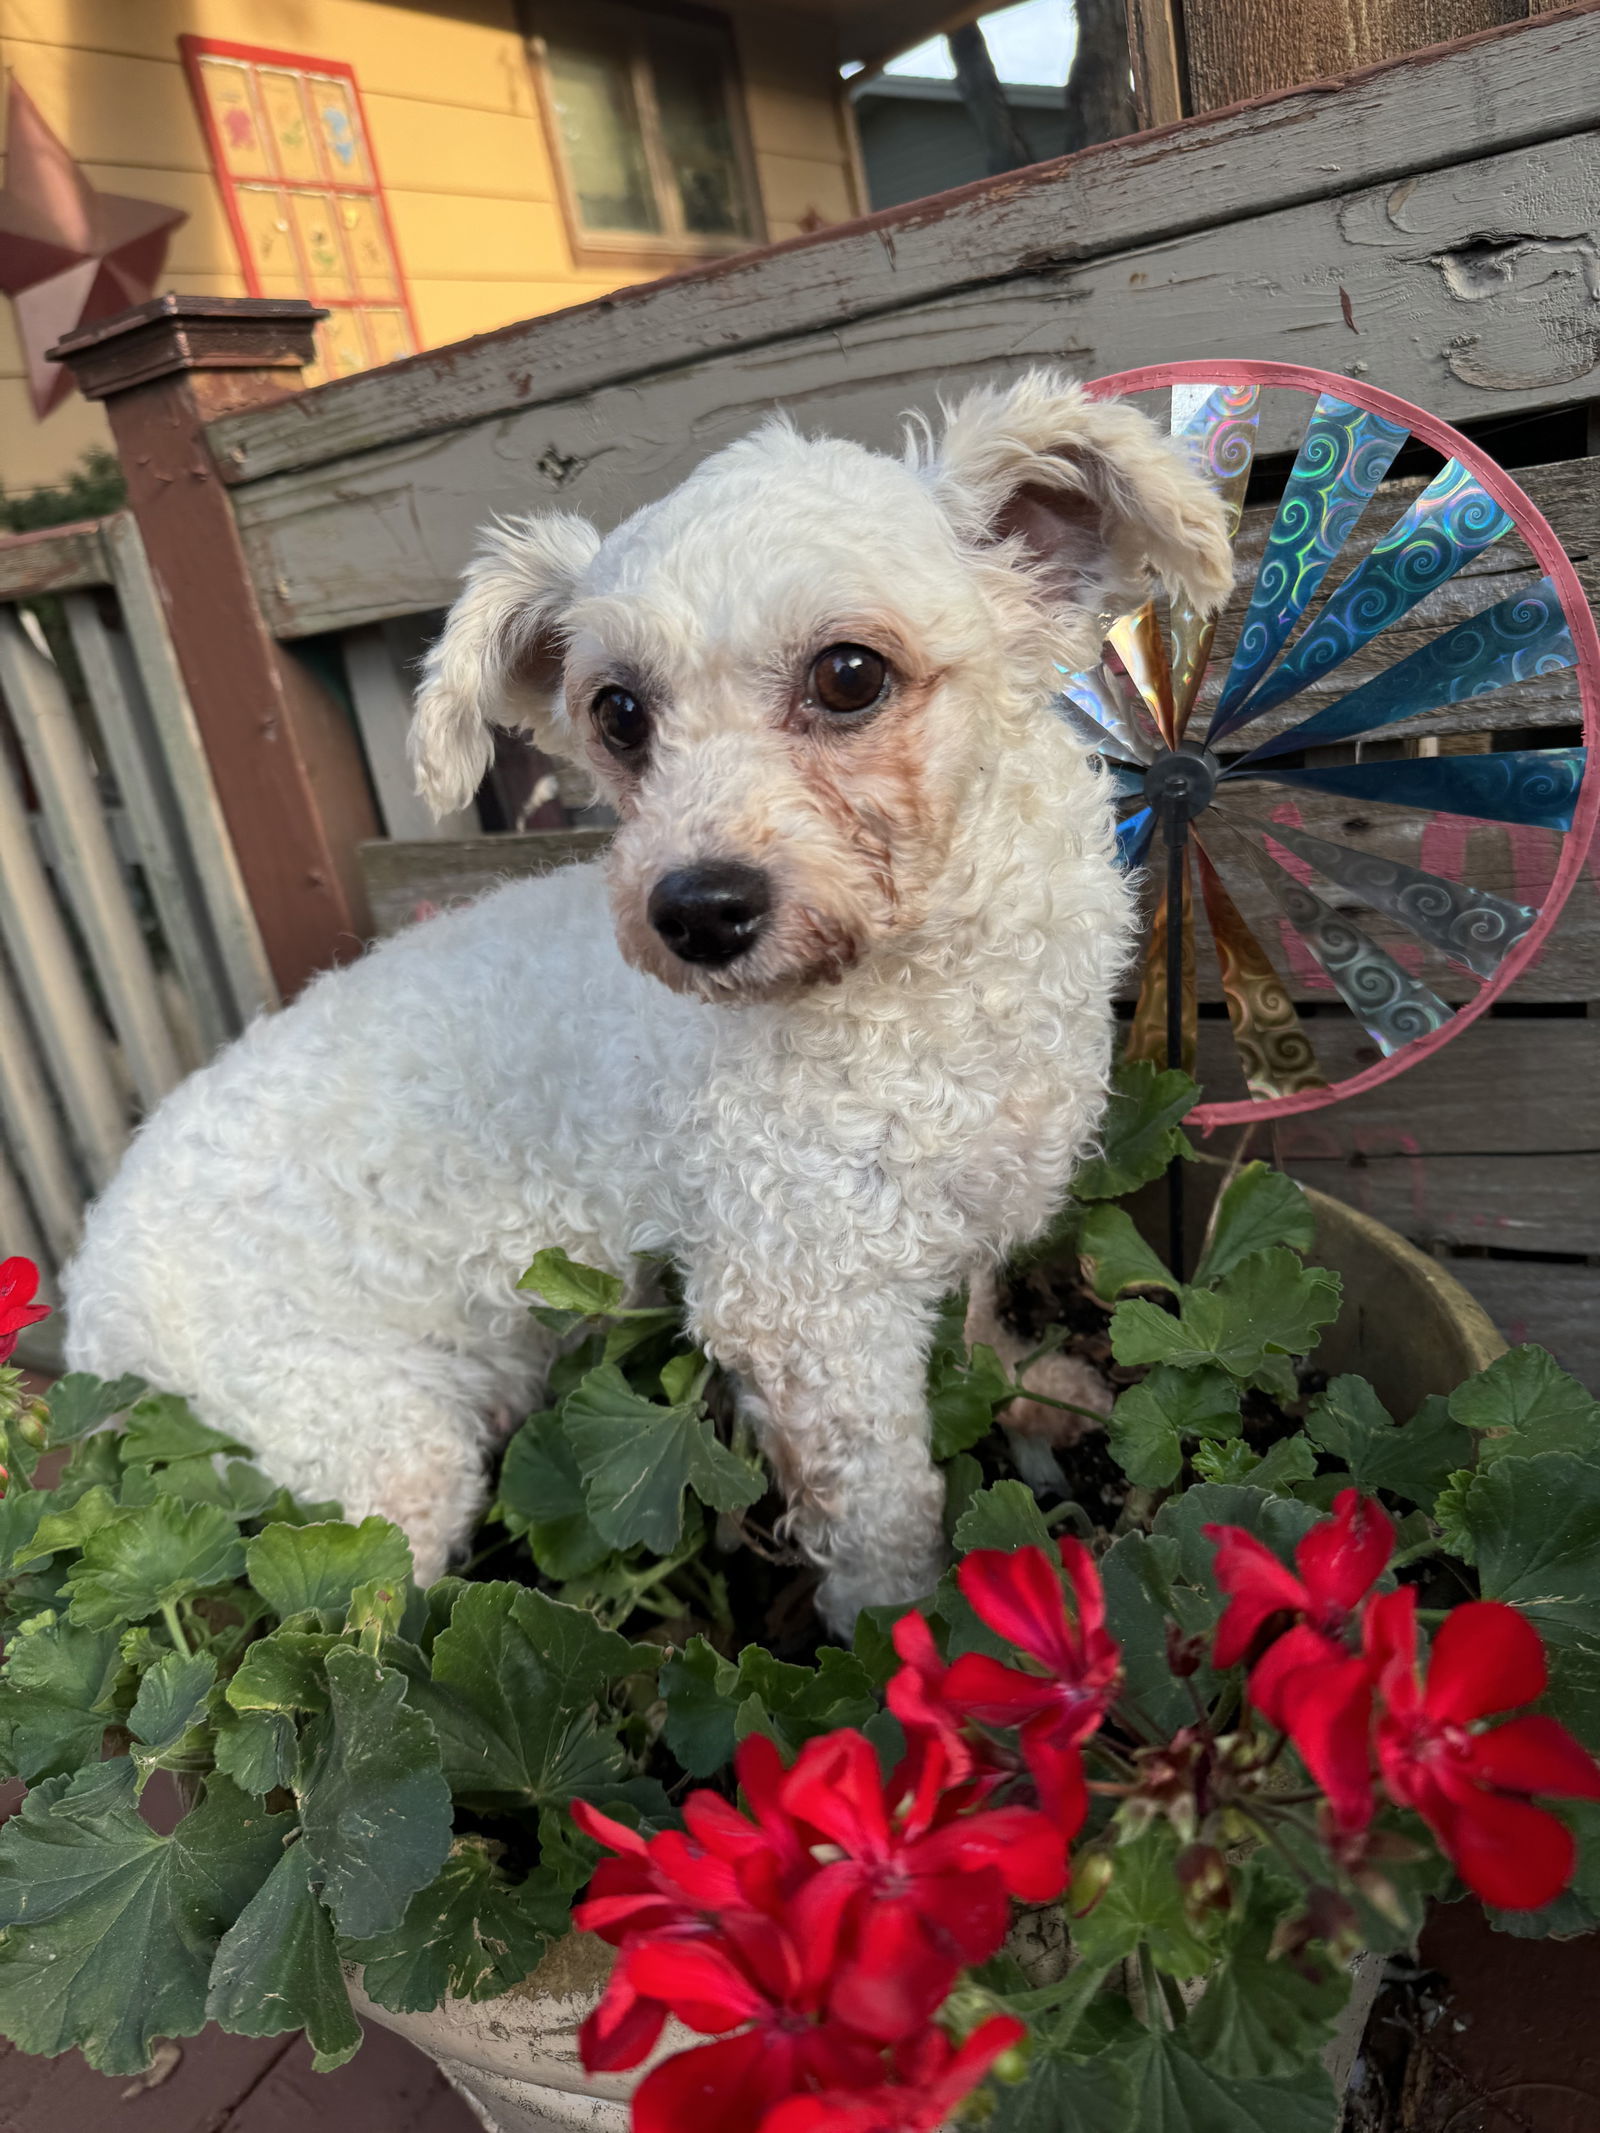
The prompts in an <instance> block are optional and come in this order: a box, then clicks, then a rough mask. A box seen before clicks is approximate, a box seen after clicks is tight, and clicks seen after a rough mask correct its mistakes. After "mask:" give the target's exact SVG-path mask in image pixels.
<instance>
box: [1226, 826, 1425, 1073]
mask: <svg viewBox="0 0 1600 2133" xmlns="http://www.w3.org/2000/svg"><path fill="white" fill-rule="evenodd" d="M1270 834H1271V835H1272V836H1274V837H1275V836H1276V835H1277V834H1278V832H1277V826H1276V824H1274V825H1273V827H1272V830H1271V832H1270ZM1236 841H1237V843H1238V844H1239V845H1240V847H1241V848H1242V849H1243V850H1244V851H1245V852H1246V853H1248V855H1249V858H1250V862H1251V865H1252V866H1253V867H1254V868H1255V870H1256V872H1257V873H1258V874H1259V875H1260V877H1261V879H1262V881H1263V882H1264V883H1265V884H1266V886H1267V888H1268V890H1269V891H1270V892H1271V894H1272V898H1273V901H1274V902H1275V903H1276V904H1277V906H1278V908H1279V909H1280V910H1281V911H1282V912H1283V915H1284V916H1285V918H1287V919H1288V921H1289V923H1290V925H1291V926H1293V928H1294V930H1295V932H1296V933H1298V934H1299V936H1300V938H1301V939H1302V940H1303V941H1304V942H1305V944H1306V946H1307V947H1308V948H1309V949H1310V951H1311V953H1312V954H1313V956H1315V957H1316V959H1317V962H1318V963H1319V964H1320V965H1321V966H1322V969H1323V970H1324V971H1325V972H1326V974H1327V976H1328V977H1329V978H1330V979H1331V981H1332V983H1333V985H1334V988H1335V990H1336V991H1337V992H1338V994H1339V997H1340V998H1341V999H1342V1000H1343V1001H1344V1003H1345V1005H1346V1007H1348V1008H1349V1010H1350V1012H1351V1013H1352V1014H1353V1015H1354V1016H1355V1017H1356V1019H1357V1020H1358V1021H1359V1022H1360V1024H1361V1026H1362V1028H1363V1029H1364V1030H1365V1031H1366V1032H1367V1034H1368V1036H1369V1037H1371V1039H1372V1041H1373V1043H1374V1044H1376V1045H1377V1047H1378V1049H1379V1051H1380V1052H1382V1053H1383V1055H1384V1057H1385V1058H1388V1057H1389V1056H1390V1055H1391V1054H1392V1053H1395V1052H1398V1051H1399V1050H1400V1049H1401V1047H1402V1046H1403V1045H1407V1044H1411V1043H1413V1042H1414V1041H1415V1040H1416V1039H1417V1038H1418V1037H1425V1036H1426V1035H1427V1034H1428V1032H1429V1031H1430V1030H1436V1029H1441V1028H1443V1026H1444V1024H1445V1023H1446V1022H1448V1021H1449V1020H1450V1016H1451V1013H1452V1009H1451V1008H1450V1007H1449V1006H1448V1005H1447V1004H1446V1002H1445V1001H1443V1000H1441V999H1440V998H1439V996H1438V994H1437V993H1436V992H1433V991H1431V990H1430V989H1429V988H1428V987H1427V986H1426V985H1424V984H1423V983H1422V981H1421V980H1420V979H1419V978H1414V977H1412V976H1411V974H1410V972H1409V971H1406V970H1403V969H1402V968H1401V967H1400V965H1399V964H1398V963H1397V962H1396V961H1395V959H1394V957H1393V956H1392V955H1389V954H1387V953H1386V952H1385V950H1383V949H1382V948H1380V947H1379V946H1378V944H1377V942H1376V941H1375V940H1373V939H1372V938H1371V936H1370V935H1369V934H1366V933H1363V932H1362V930H1361V928H1360V927H1359V926H1358V925H1356V924H1354V923H1353V921H1352V920H1350V919H1348V918H1344V917H1342V916H1341V915H1340V913H1339V912H1337V911H1331V910H1330V909H1329V908H1328V906H1327V905H1326V904H1325V903H1324V902H1323V901H1322V899H1321V897H1320V896H1315V895H1313V894H1312V892H1311V890H1310V889H1306V888H1302V887H1301V885H1300V883H1299V882H1297V881H1296V880H1295V878H1294V876H1293V875H1292V874H1288V873H1285V871H1284V869H1283V868H1282V867H1280V866H1279V865H1278V864H1277V862H1276V861H1275V860H1273V859H1272V858H1270V857H1269V855H1268V854H1267V853H1266V852H1263V851H1259V850H1258V849H1257V848H1256V846H1255V845H1254V844H1253V843H1251V842H1250V841H1249V840H1248V839H1246V838H1243V837H1238V838H1236Z"/></svg>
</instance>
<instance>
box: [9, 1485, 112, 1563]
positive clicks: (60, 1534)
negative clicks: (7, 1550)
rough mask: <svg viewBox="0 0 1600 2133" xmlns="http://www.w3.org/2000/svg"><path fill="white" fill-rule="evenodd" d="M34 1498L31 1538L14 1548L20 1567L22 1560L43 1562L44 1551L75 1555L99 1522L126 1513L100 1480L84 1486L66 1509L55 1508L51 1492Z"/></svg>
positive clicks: (95, 1530)
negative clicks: (35, 1507) (35, 1511)
mask: <svg viewBox="0 0 1600 2133" xmlns="http://www.w3.org/2000/svg"><path fill="white" fill-rule="evenodd" d="M33 1500H34V1502H35V1503H36V1504H37V1505H38V1506H39V1512H40V1515H39V1517H38V1518H37V1521H36V1523H35V1526H34V1531H33V1538H32V1539H31V1540H29V1541H26V1542H24V1543H23V1544H22V1545H21V1546H19V1547H18V1549H17V1551H16V1562H17V1567H18V1568H19V1569H20V1568H21V1567H22V1566H23V1565H24V1564H25V1563H38V1562H42V1561H43V1560H44V1558H45V1557H46V1556H47V1555H77V1554H78V1553H79V1552H80V1551H81V1549H82V1547H83V1544H84V1542H85V1541H86V1540H87V1539H88V1538H89V1536H90V1534H91V1533H98V1532H99V1530H100V1528H101V1527H102V1526H109V1525H110V1524H111V1522H112V1520H113V1519H116V1518H121V1517H124V1516H125V1515H126V1514H125V1512H124V1508H123V1506H122V1505H121V1504H119V1503H118V1501H117V1499H116V1497H115V1496H114V1495H113V1494H112V1493H111V1491H110V1489H108V1488H106V1487H105V1486H104V1485H103V1484H102V1483H99V1482H97V1483H96V1484H95V1486H94V1487H93V1488H90V1489H85V1490H84V1492H83V1494H82V1495H81V1496H79V1497H77V1498H76V1499H75V1500H74V1501H72V1502H71V1503H69V1504H68V1505H67V1506H66V1507H65V1509H60V1510H58V1509H57V1508H56V1507H55V1506H56V1499H55V1498H54V1497H51V1496H45V1495H37V1496H35V1497H34V1499H33Z"/></svg>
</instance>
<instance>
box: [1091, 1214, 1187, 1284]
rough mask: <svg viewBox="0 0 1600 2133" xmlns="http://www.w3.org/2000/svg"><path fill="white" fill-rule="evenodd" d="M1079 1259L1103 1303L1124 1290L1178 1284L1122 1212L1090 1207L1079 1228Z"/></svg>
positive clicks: (1128, 1217) (1130, 1219) (1129, 1216)
mask: <svg viewBox="0 0 1600 2133" xmlns="http://www.w3.org/2000/svg"><path fill="white" fill-rule="evenodd" d="M1078 1256H1079V1257H1080V1258H1081V1259H1082V1261H1083V1265H1084V1271H1085V1272H1086V1273H1087V1275H1088V1277H1089V1286H1090V1288H1091V1289H1092V1290H1093V1291H1094V1293H1095V1295H1096V1296H1098V1297H1099V1298H1100V1299H1101V1301H1102V1302H1103V1303H1114V1302H1115V1301H1116V1299H1117V1298H1118V1297H1119V1296H1120V1295H1121V1294H1122V1292H1123V1290H1124V1289H1170V1290H1172V1291H1173V1293H1174V1294H1176V1293H1177V1291H1178V1288H1179V1286H1180V1284H1179V1283H1178V1282H1177V1281H1176V1280H1175V1279H1174V1278H1173V1276H1172V1275H1171V1274H1170V1273H1169V1272H1168V1271H1167V1269H1166V1268H1165V1267H1164V1266H1163V1265H1162V1263H1161V1261H1160V1259H1159V1258H1158V1257H1157V1256H1156V1254H1155V1253H1154V1252H1153V1251H1152V1250H1151V1249H1150V1247H1149V1245H1148V1244H1146V1243H1145V1241H1144V1239H1143V1238H1142V1237H1141V1236H1140V1234H1139V1232H1138V1231H1137V1230H1136V1229H1135V1228H1134V1226H1133V1217H1132V1216H1131V1215H1130V1214H1129V1213H1128V1212H1127V1210H1126V1209H1125V1208H1121V1207H1110V1206H1100V1207H1091V1208H1090V1209H1089V1210H1088V1211H1087V1212H1086V1214H1085V1215H1084V1217H1083V1220H1082V1222H1081V1223H1080V1224H1079V1226H1078Z"/></svg>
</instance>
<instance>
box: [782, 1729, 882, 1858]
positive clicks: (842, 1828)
mask: <svg viewBox="0 0 1600 2133" xmlns="http://www.w3.org/2000/svg"><path fill="white" fill-rule="evenodd" d="M782 1800H783V1805H784V1807H785V1809H786V1810H787V1811H788V1812H789V1813H790V1814H795V1815H798V1816H800V1818H801V1820H802V1821H805V1822H808V1823H809V1824H810V1825H811V1827H812V1828H813V1829H815V1830H818V1831H819V1832H820V1833H821V1834H822V1835H823V1836H824V1837H826V1838H827V1839H828V1840H829V1842H830V1843H833V1844H837V1845H839V1846H840V1847H841V1848H842V1849H843V1850H845V1851H847V1852H848V1853H849V1854H850V1855H851V1857H852V1858H874V1859H876V1858H882V1857H883V1856H884V1855H885V1854H886V1853H887V1852H888V1850H889V1810H888V1805H887V1803H886V1801H885V1799H884V1796H883V1774H882V1772H881V1770H880V1769H879V1767H878V1756H877V1751H876V1750H875V1749H874V1747H873V1745H872V1743H871V1741H869V1740H868V1739H867V1738H866V1736H865V1734H862V1733H856V1732H853V1731H851V1730H849V1729H846V1728H841V1729H840V1730H839V1731H838V1732H836V1733H826V1734H824V1735H823V1736H822V1738H821V1739H820V1740H812V1741H807V1743H806V1745H805V1746H804V1747H803V1748H802V1749H801V1751H800V1757H799V1760H798V1761H797V1762H796V1764H795V1766H794V1768H793V1769H792V1770H791V1771H790V1772H789V1774H788V1776H787V1777H786V1778H785V1779H784V1781H783V1792H782Z"/></svg>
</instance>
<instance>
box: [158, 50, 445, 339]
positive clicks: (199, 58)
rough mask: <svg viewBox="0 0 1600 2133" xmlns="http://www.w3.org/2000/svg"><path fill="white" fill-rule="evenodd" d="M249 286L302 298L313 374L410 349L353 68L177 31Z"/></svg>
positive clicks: (407, 316) (411, 330)
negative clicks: (309, 306)
mask: <svg viewBox="0 0 1600 2133" xmlns="http://www.w3.org/2000/svg"><path fill="white" fill-rule="evenodd" d="M178 42H179V45H180V46H181V48H182V51H183V61H184V66H185V67H186V69H187V70H188V75H189V81H190V84H191V86H192V88H193V90H194V94H195V99H196V101H197V103H198V104H199V106H200V116H201V121H202V123H203V124H204V126H205V129H206V135H207V138H208V139H209V141H210V144H211V159H212V162H213V163H214V164H215V166H216V172H217V178H218V181H219V183H220V184H221V186H222V195H223V200H224V203H225V204H226V207H227V210H228V220H229V222H230V223H231V224H232V226H233V235H234V242H235V243H236V244H237V245H238V247H239V258H240V262H241V264H242V266H243V268H244V276H245V282H246V285H247V287H248V288H249V291H250V294H251V295H252V296H309V297H310V298H311V299H312V301H313V302H314V303H318V304H326V305H327V307H328V310H329V313H330V316H329V317H328V318H327V319H326V320H325V321H324V322H323V324H322V325H321V326H320V327H319V328H318V333H317V347H318V358H319V360H318V363H317V366H316V369H315V371H314V372H313V373H312V375H313V377H318V376H320V377H335V378H337V377H345V376H348V374H349V373H350V372H351V371H356V370H368V369H370V368H371V367H372V366H373V365H374V364H375V363H391V362H393V361H394V359H395V358H396V357H397V356H403V355H410V354H411V353H412V351H413V350H414V349H415V348H416V345H417V336H416V327H415V323H414V321H413V319H412V316H411V306H410V303H409V301H408V300H407V297H406V290H405V283H404V281H403V280H402V278H401V274H400V262H399V257H398V255H397V253H396V251H395V243H394V232H393V231H392V230H391V228H390V226H389V215H388V210H387V208H386V207H385V205H384V199H383V188H382V186H381V185H380V183H379V181H378V173H377V169H376V167H375V165H374V163H373V159H372V146H371V142H370V140H369V138H368V134H367V125H366V118H365V115H364V114H363V112H362V108H361V92H360V91H359V89H358V88H357V87H356V78H355V73H354V70H353V69H352V68H350V67H346V66H341V65H340V64H339V63H338V62H337V61H335V60H328V59H303V58H298V57H297V56H296V55H295V54H293V53H291V52H269V51H263V50H262V49H260V48H259V47H258V46H255V45H244V44H219V43H216V42H215V41H213V40H212V39H210V38H206V37H180V38H179V40H178Z"/></svg>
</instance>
